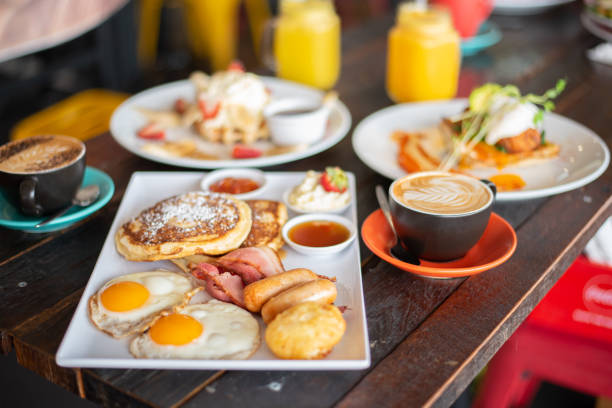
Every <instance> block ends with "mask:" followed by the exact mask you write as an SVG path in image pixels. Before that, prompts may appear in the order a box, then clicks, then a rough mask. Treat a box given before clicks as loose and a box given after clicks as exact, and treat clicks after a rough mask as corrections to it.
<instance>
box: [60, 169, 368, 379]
mask: <svg viewBox="0 0 612 408" xmlns="http://www.w3.org/2000/svg"><path fill="white" fill-rule="evenodd" d="M203 173H207V172H201V171H193V170H186V171H136V172H134V173H132V175H131V177H130V180H129V183H128V185H127V187H126V189H125V193H124V196H123V197H122V199H121V203H120V204H119V208H118V210H117V212H116V213H115V216H114V218H113V221H112V224H111V226H110V228H109V230H108V232H107V235H106V238H105V240H104V243H103V246H102V248H101V249H100V253H99V254H98V258H97V260H96V263H95V265H94V267H93V269H92V273H91V275H90V278H89V279H88V281H87V284H86V285H85V288H84V291H83V294H82V295H81V298H80V299H79V302H78V304H77V307H76V309H75V311H74V313H73V315H72V318H71V320H70V323H69V325H68V328H67V329H66V331H65V333H64V336H63V338H62V341H61V343H60V345H59V347H58V350H57V352H56V355H55V361H56V363H57V364H58V365H60V366H62V367H95V368H145V369H146V368H153V369H198V370H206V369H227V370H359V369H364V368H368V367H369V366H370V364H371V352H370V347H369V334H368V322H367V314H366V308H365V297H364V292H363V279H362V276H361V250H360V248H359V241H358V240H356V239H355V240H353V242H352V243H351V245H352V246H354V247H355V250H356V251H357V255H358V259H357V260H356V262H355V267H356V268H357V271H356V272H355V274H356V277H357V278H356V281H357V287H356V288H355V289H354V290H355V293H359V298H358V299H357V300H356V302H355V304H356V305H358V307H359V308H360V310H361V312H362V313H361V312H360V315H359V316H358V318H359V319H360V320H362V321H361V325H362V330H361V331H360V332H361V336H362V337H363V345H360V346H359V347H360V350H361V348H362V347H363V354H364V355H363V358H361V359H357V358H355V359H336V360H325V359H321V360H282V359H273V360H251V359H247V360H182V359H138V358H133V357H132V358H124V357H120V358H112V357H107V358H103V357H91V358H86V357H74V356H71V355H70V353H69V351H67V347H68V346H67V344H68V341H67V338H68V333H69V332H70V331H71V330H75V329H74V328H73V325H76V324H77V323H76V321H77V320H79V319H81V318H82V316H78V314H79V313H87V311H86V309H87V303H88V300H89V297H88V296H86V295H85V294H88V293H90V292H91V293H93V292H95V291H94V290H93V289H94V288H93V286H94V279H92V278H93V276H94V273H95V272H96V271H97V270H98V268H101V267H102V266H103V265H99V264H101V262H102V257H101V255H102V252H103V251H104V248H105V246H106V245H112V246H113V247H114V234H115V232H116V230H117V228H118V226H119V225H120V224H121V223H122V222H123V219H121V218H120V217H119V216H118V215H121V214H122V213H123V212H125V210H123V207H124V206H125V205H127V204H126V203H127V201H124V200H125V197H126V196H128V194H129V192H130V187H132V188H133V186H134V184H135V183H136V180H137V178H138V177H139V176H140V175H144V176H150V177H155V176H156V175H163V176H172V177H182V176H185V175H188V176H189V177H194V178H196V177H197V179H198V180H199V179H201V177H202V175H203ZM346 173H347V175H348V177H349V185H350V186H351V190H352V191H353V192H354V194H353V197H352V199H351V203H352V204H353V205H352V208H350V214H349V215H347V218H348V219H350V220H351V222H354V223H355V228H356V230H357V229H358V227H357V226H358V224H357V223H358V217H357V183H356V176H355V174H354V173H352V172H350V171H347V172H346ZM298 174H302V175H304V176H305V175H306V172H305V171H269V172H266V176H269V175H278V176H283V175H298ZM132 194H133V193H132ZM261 199H265V198H263V197H261ZM123 216H125V214H123ZM345 250H346V249H345ZM322 259H324V258H322ZM126 262H128V261H126ZM83 310H85V311H83ZM361 314H363V316H361ZM85 319H86V320H87V321H88V322H89V317H88V316H87V315H86V316H85ZM101 334H102V333H101ZM263 335H264V333H263V331H262V332H261V336H262V345H260V347H262V346H263ZM160 363H161V364H160ZM166 363H167V364H166Z"/></svg>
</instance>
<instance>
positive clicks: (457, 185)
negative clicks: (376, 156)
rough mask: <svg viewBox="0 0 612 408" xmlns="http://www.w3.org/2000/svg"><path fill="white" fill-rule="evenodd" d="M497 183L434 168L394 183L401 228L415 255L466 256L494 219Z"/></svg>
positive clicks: (394, 211)
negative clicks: (493, 211)
mask: <svg viewBox="0 0 612 408" xmlns="http://www.w3.org/2000/svg"><path fill="white" fill-rule="evenodd" d="M495 192H496V189H495V185H494V184H493V183H491V182H490V181H488V180H477V179H475V178H472V177H469V176H465V175H462V174H455V173H446V172H441V171H430V172H420V173H414V174H410V175H408V176H405V177H402V178H401V179H398V180H396V181H394V182H393V184H391V186H390V187H389V195H390V196H391V202H390V207H391V216H392V218H393V224H394V225H395V230H396V231H397V234H398V236H399V238H400V240H401V241H402V242H403V243H404V245H405V246H406V247H407V248H410V250H411V251H412V253H414V254H415V255H417V256H419V257H421V258H423V259H428V260H432V261H449V260H452V259H457V258H460V257H462V256H464V255H465V254H466V253H467V252H468V251H469V250H470V248H472V247H473V246H474V245H475V244H476V242H478V240H479V239H480V237H481V236H482V234H483V233H484V231H485V228H486V227H487V225H488V223H489V217H490V215H491V207H492V205H493V201H494V199H495Z"/></svg>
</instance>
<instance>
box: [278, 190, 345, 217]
mask: <svg viewBox="0 0 612 408" xmlns="http://www.w3.org/2000/svg"><path fill="white" fill-rule="evenodd" d="M293 188H294V187H291V188H290V189H288V190H287V191H285V192H284V193H283V202H284V203H285V205H286V206H287V208H289V209H290V210H291V211H293V212H294V213H297V214H313V213H320V214H341V213H343V212H344V211H345V210H346V209H347V208H349V206H350V205H351V200H349V202H348V203H346V204H344V205H343V206H342V207H338V208H332V209H329V210H302V209H301V208H297V207H296V206H294V205H292V204H291V203H290V202H289V195H290V194H291V190H293ZM349 194H350V193H349Z"/></svg>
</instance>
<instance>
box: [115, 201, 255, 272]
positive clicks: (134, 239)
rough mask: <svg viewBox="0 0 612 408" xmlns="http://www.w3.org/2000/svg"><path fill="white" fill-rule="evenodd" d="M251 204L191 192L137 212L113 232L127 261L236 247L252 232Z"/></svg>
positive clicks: (153, 259) (214, 252)
mask: <svg viewBox="0 0 612 408" xmlns="http://www.w3.org/2000/svg"><path fill="white" fill-rule="evenodd" d="M251 224H252V218H251V209H250V207H249V206H248V205H247V204H246V203H245V202H244V201H241V200H238V199H235V198H233V197H231V196H229V195H225V194H216V193H208V192H190V193H186V194H181V195H178V196H174V197H170V198H168V199H165V200H163V201H160V202H158V203H157V204H155V205H154V206H153V207H151V208H148V209H146V210H144V211H142V212H141V213H140V214H139V215H138V216H137V217H135V218H134V219H132V220H131V221H129V222H127V223H125V224H124V225H122V226H121V227H120V228H119V230H118V231H117V234H116V235H115V244H116V246H117V251H118V252H119V253H120V254H121V255H123V256H124V257H125V258H126V259H128V260H131V261H157V260H160V259H172V258H183V257H186V256H190V255H196V254H202V255H218V254H224V253H226V252H229V251H231V250H233V249H236V248H238V247H239V246H240V244H241V243H242V242H243V241H244V240H245V238H246V236H247V235H248V234H249V231H250V230H251Z"/></svg>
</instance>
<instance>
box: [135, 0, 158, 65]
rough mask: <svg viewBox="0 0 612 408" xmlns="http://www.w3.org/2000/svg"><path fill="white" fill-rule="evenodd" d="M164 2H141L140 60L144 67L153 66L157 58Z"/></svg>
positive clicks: (153, 0)
mask: <svg viewBox="0 0 612 408" xmlns="http://www.w3.org/2000/svg"><path fill="white" fill-rule="evenodd" d="M162 1H163V0H141V1H140V3H139V4H140V19H139V24H138V59H139V61H140V63H141V64H142V65H144V66H146V65H153V63H154V62H155V58H156V57H157V42H158V38H159V22H160V20H161V8H162Z"/></svg>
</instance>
